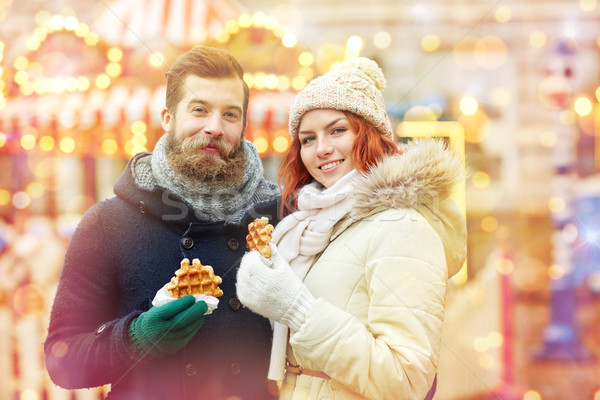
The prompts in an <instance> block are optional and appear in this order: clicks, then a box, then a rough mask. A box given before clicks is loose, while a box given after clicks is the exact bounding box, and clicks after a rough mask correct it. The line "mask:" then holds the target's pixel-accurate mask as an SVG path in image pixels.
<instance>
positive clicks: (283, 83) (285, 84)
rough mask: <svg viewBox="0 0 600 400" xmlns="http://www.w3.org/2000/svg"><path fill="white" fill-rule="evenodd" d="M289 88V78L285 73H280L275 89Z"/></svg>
mask: <svg viewBox="0 0 600 400" xmlns="http://www.w3.org/2000/svg"><path fill="white" fill-rule="evenodd" d="M289 88H290V78H288V77H287V76H285V75H281V76H280V77H279V79H278V83H277V89H279V90H288V89H289Z"/></svg>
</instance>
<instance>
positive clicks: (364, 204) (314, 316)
mask: <svg viewBox="0 0 600 400" xmlns="http://www.w3.org/2000/svg"><path fill="white" fill-rule="evenodd" d="M463 171H464V167H463V162H462V160H461V159H460V158H459V157H458V156H456V155H454V154H453V153H451V152H450V151H448V150H446V149H444V147H443V144H441V143H440V142H438V141H435V140H423V141H417V142H416V143H415V144H413V145H409V146H408V147H407V148H406V149H404V154H403V155H400V156H392V157H388V158H386V159H384V160H383V161H382V162H380V163H379V164H378V165H377V166H376V167H375V168H374V169H372V170H371V171H370V173H369V174H368V175H367V176H365V177H364V179H363V180H362V182H361V183H360V184H359V185H357V188H356V196H355V205H354V208H353V211H352V212H351V214H350V216H349V217H348V218H346V219H345V220H343V221H341V222H340V223H339V224H338V226H337V227H336V230H335V233H334V235H333V236H332V238H331V243H330V244H329V246H328V247H327V248H326V249H325V250H324V252H323V253H322V254H321V255H320V257H318V258H317V260H316V261H315V262H314V264H313V266H312V267H311V269H310V271H309V273H308V274H307V276H306V278H305V280H304V282H305V284H306V286H307V287H308V289H309V290H310V292H311V293H312V294H313V295H314V297H315V298H316V299H317V301H316V303H315V304H314V306H313V307H312V308H311V309H310V311H309V312H308V314H307V316H306V320H305V322H304V323H303V324H302V326H301V328H300V330H299V331H297V332H291V333H290V342H289V345H288V350H287V357H288V361H289V362H290V363H292V364H295V365H300V366H301V367H302V368H305V369H310V370H314V371H322V372H325V373H326V374H328V375H329V376H330V377H331V379H330V380H325V379H322V378H318V377H313V376H309V375H304V374H302V375H296V374H292V373H289V372H288V373H286V376H285V378H284V381H283V384H282V388H281V394H280V398H281V399H311V400H312V399H363V398H366V399H378V400H380V399H395V400H397V399H401V400H407V399H415V400H417V399H419V400H422V399H423V398H424V397H425V395H426V394H427V392H428V390H429V389H430V387H431V385H432V383H433V379H434V377H435V374H436V368H437V365H438V359H439V354H440V339H441V336H442V334H441V331H442V321H443V318H444V307H445V295H446V287H447V281H448V278H449V277H450V276H452V275H454V274H455V273H456V272H458V270H459V269H460V268H461V267H462V265H463V263H464V261H465V257H466V224H465V219H464V216H463V215H462V213H461V212H460V210H459V208H458V207H457V205H456V203H455V202H454V200H453V199H452V198H451V197H449V195H450V193H451V190H452V188H453V186H454V184H455V183H456V182H458V181H460V180H461V179H463Z"/></svg>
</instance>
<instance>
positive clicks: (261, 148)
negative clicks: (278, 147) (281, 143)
mask: <svg viewBox="0 0 600 400" xmlns="http://www.w3.org/2000/svg"><path fill="white" fill-rule="evenodd" d="M252 143H253V144H254V146H255V147H256V150H257V151H258V153H259V154H262V153H264V152H266V151H267V149H268V148H269V142H268V141H267V139H265V138H263V137H258V138H256V139H254V140H253V141H252Z"/></svg>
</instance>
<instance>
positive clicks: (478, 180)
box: [471, 171, 491, 189]
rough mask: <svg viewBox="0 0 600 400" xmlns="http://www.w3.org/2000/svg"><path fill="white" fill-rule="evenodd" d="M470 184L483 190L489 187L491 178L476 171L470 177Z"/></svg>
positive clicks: (484, 173)
mask: <svg viewBox="0 0 600 400" xmlns="http://www.w3.org/2000/svg"><path fill="white" fill-rule="evenodd" d="M471 182H473V186H475V187H477V188H479V189H483V188H486V187H488V186H490V182H491V178H490V176H489V175H488V174H487V173H486V172H483V171H476V172H475V173H474V174H473V176H472V177H471Z"/></svg>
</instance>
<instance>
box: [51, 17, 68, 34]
mask: <svg viewBox="0 0 600 400" xmlns="http://www.w3.org/2000/svg"><path fill="white" fill-rule="evenodd" d="M64 24H65V19H64V18H63V16H62V15H55V16H53V17H52V18H51V19H50V24H49V25H50V29H51V30H53V31H59V30H61V29H62V28H63V27H64Z"/></svg>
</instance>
